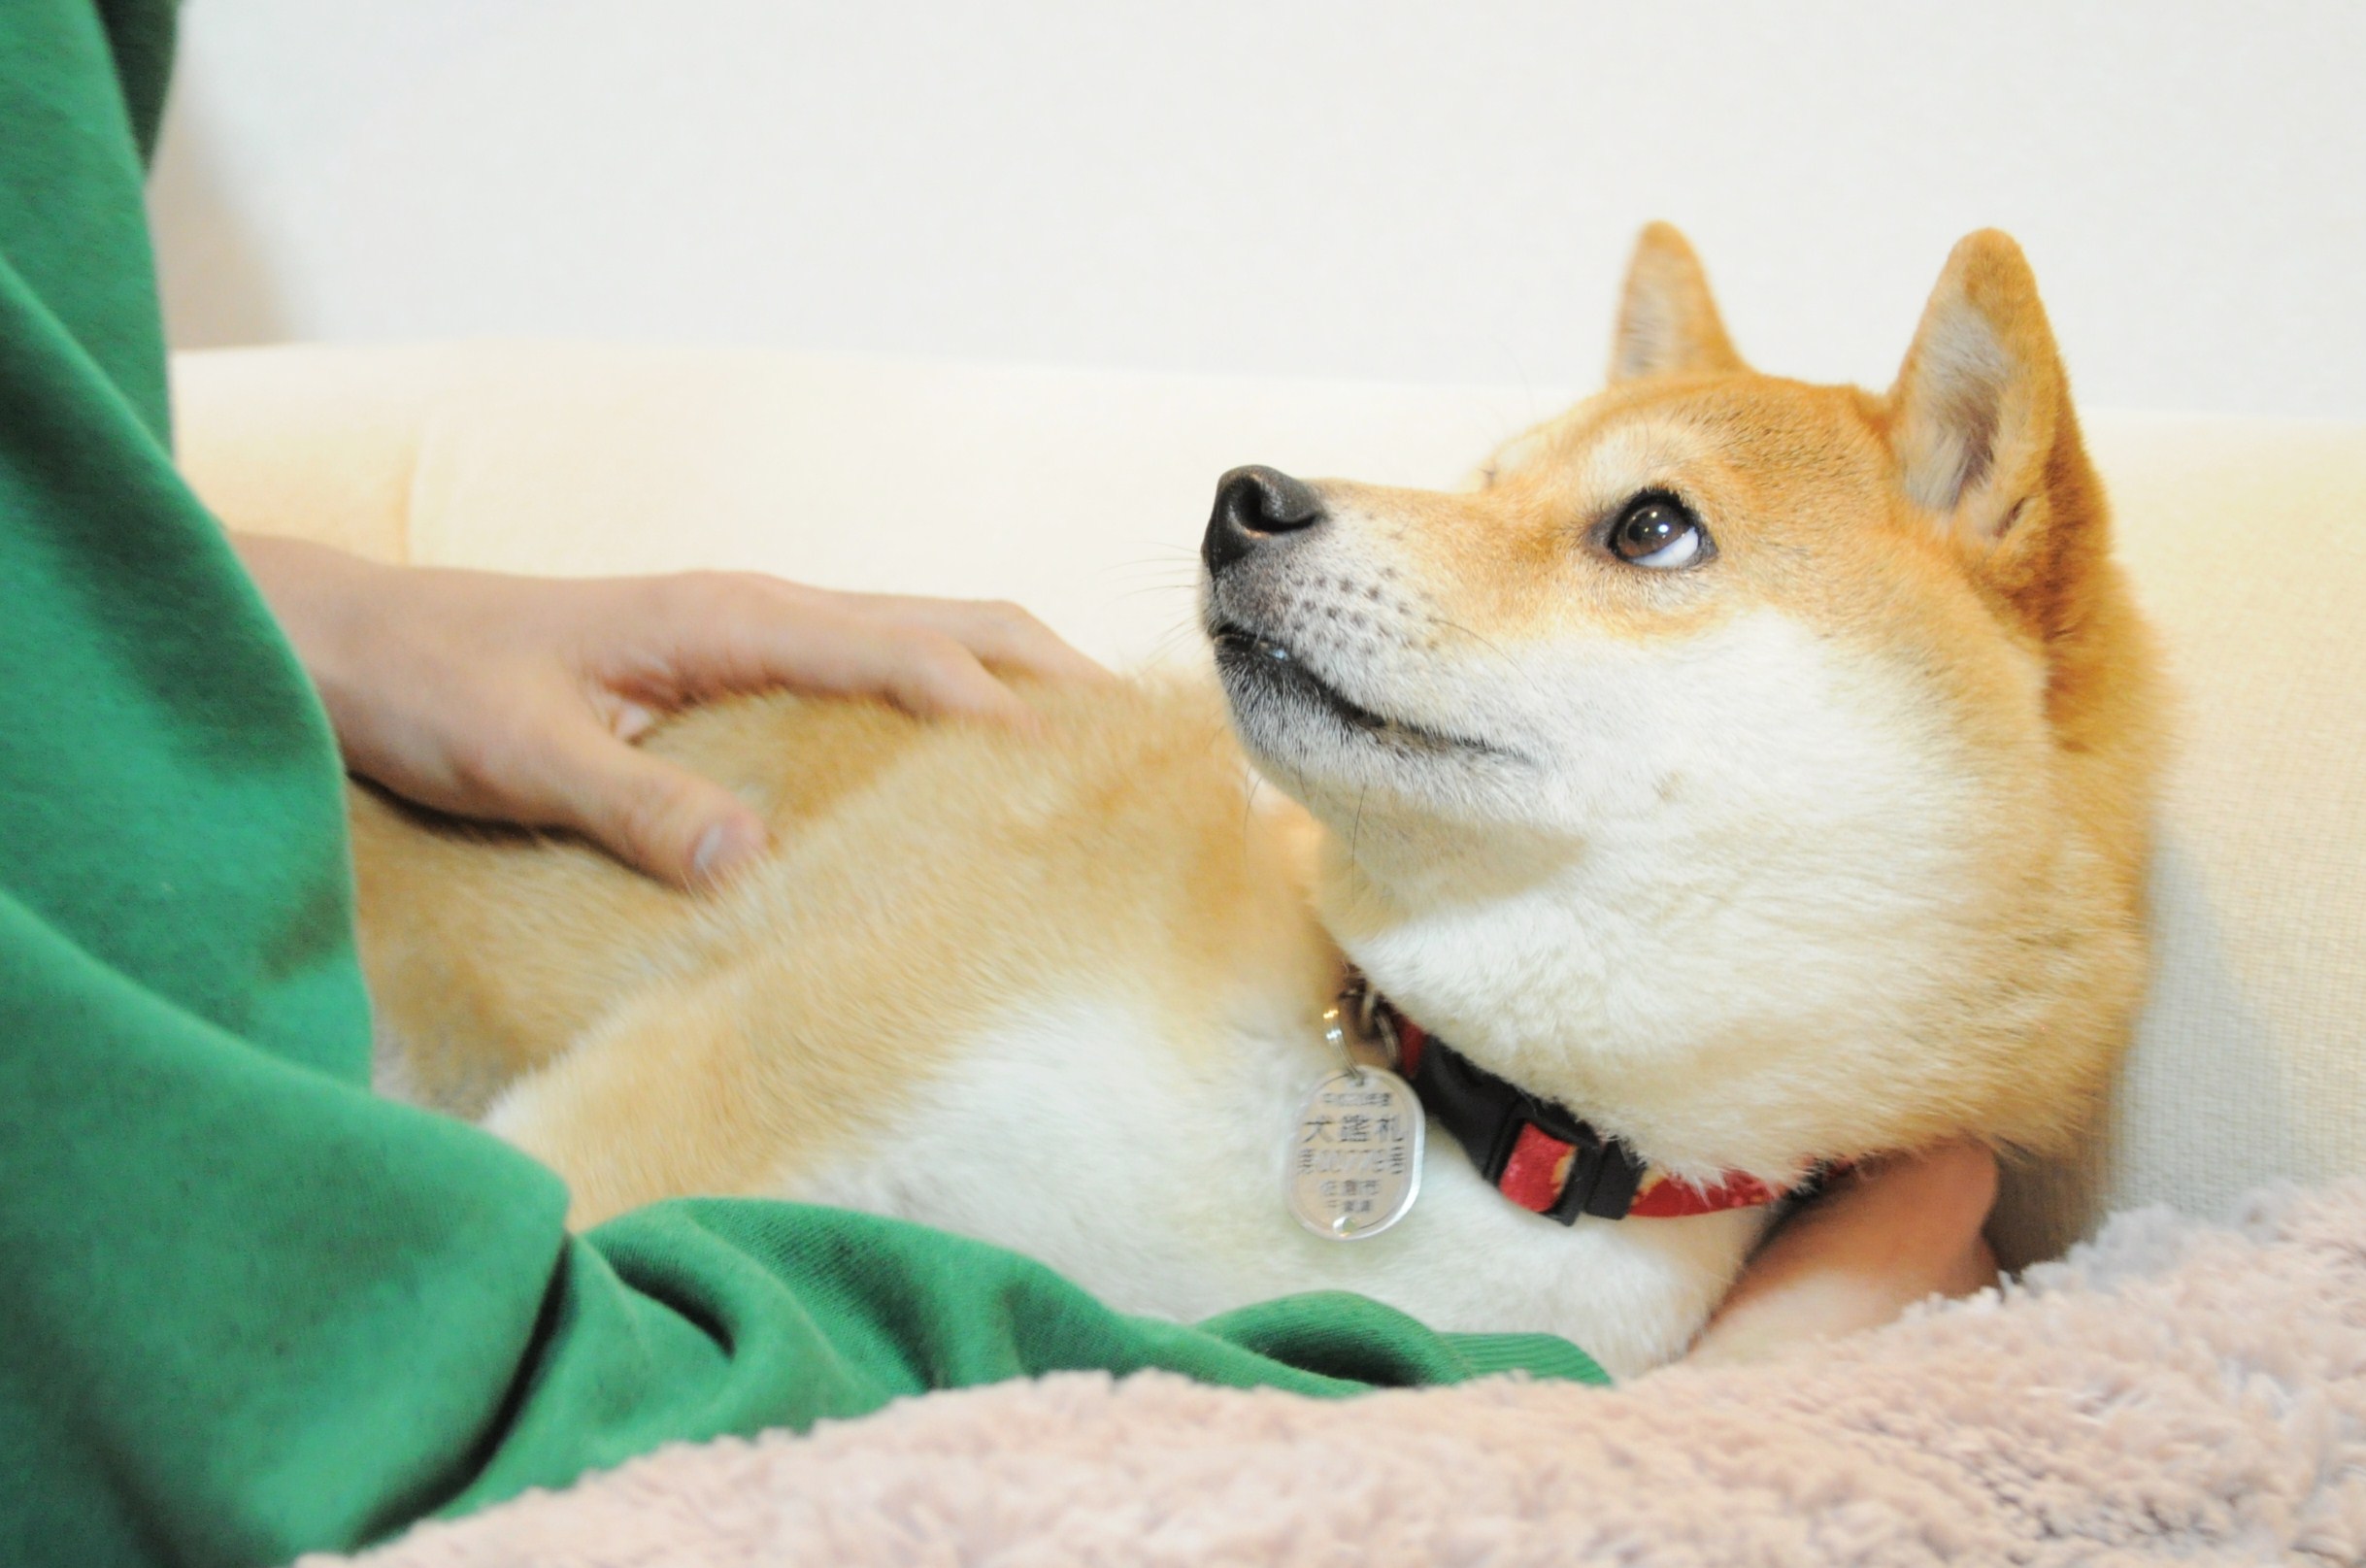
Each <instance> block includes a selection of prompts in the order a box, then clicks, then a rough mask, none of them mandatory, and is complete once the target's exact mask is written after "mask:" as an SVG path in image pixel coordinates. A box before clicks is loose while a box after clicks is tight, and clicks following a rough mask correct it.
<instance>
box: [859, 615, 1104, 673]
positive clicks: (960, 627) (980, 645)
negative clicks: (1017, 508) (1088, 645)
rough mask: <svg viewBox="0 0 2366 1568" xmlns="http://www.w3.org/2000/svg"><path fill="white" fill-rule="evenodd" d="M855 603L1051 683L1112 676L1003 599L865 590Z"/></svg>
mask: <svg viewBox="0 0 2366 1568" xmlns="http://www.w3.org/2000/svg"><path fill="white" fill-rule="evenodd" d="M860 602H861V603H862V605H863V607H864V609H865V610H867V611H868V612H870V613H873V614H876V615H880V616H883V617H886V618H888V619H890V620H893V621H900V622H903V623H905V624H910V625H919V626H925V627H928V628H929V629H930V630H933V631H938V632H942V633H944V634H945V635H946V636H948V637H950V638H952V639H953V640H954V641H955V642H957V643H959V644H960V645H961V646H962V647H964V648H966V649H968V650H969V651H971V652H972V653H974V654H976V655H977V656H978V658H979V659H980V660H981V661H982V662H983V663H985V664H986V665H988V666H991V667H993V668H996V669H1001V670H1009V671H1013V672H1016V673H1023V674H1027V675H1032V676H1035V677H1037V678H1039V679H1041V680H1045V681H1055V682H1056V681H1078V682H1085V683H1092V682H1101V681H1108V680H1112V679H1114V677H1112V676H1111V675H1110V673H1109V671H1108V670H1106V669H1104V668H1102V666H1101V665H1099V664H1098V663H1095V662H1094V661H1093V660H1092V659H1089V658H1087V657H1085V656H1084V655H1083V653H1081V652H1079V651H1077V650H1076V649H1075V648H1073V647H1071V646H1070V645H1069V644H1068V643H1067V641H1066V640H1064V639H1063V638H1062V637H1061V636H1060V635H1059V633H1057V632H1055V631H1053V630H1052V629H1051V628H1050V627H1049V626H1047V625H1045V624H1044V623H1043V622H1042V621H1041V620H1038V619H1037V618H1036V617H1034V616H1033V615H1031V614H1030V613H1029V612H1028V611H1026V610H1025V609H1024V608H1022V607H1020V606H1018V605H1016V604H1013V603H1011V602H1010V601H1008V600H1004V599H924V598H911V597H906V596H903V595H900V594H866V595H862V596H860Z"/></svg>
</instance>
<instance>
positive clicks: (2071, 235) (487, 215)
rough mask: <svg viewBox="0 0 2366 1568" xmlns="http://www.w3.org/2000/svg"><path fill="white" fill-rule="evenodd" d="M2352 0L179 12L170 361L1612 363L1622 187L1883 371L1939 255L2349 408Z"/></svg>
mask: <svg viewBox="0 0 2366 1568" xmlns="http://www.w3.org/2000/svg"><path fill="white" fill-rule="evenodd" d="M2362 70H2366V6H2362V5H2357V4H2353V3H2322V4H2310V3H2281V4H2252V5H2242V6H2238V5H2233V4H2226V5H2204V4H2198V3H2191V0H2181V3H2169V0H2155V3H2120V4H2109V5H2103V4H2073V3H2069V0H2047V3H2027V0H2012V3H1994V0H1988V3H1979V4H1973V3H1965V4H1961V5H1957V6H1945V7H1943V6H1926V5H1910V4H1905V3H1900V0H1888V3H1882V4H1871V3H1867V4H1852V5H1842V4H1832V3H1802V0H1792V3H1788V4H1772V3H1764V4H1740V3H1731V0H1724V3H1713V4H1712V3H1691V4H1683V5H1674V4H1668V5H1635V4H1616V5H1605V4H1590V3H1586V4H1580V3H1572V0H1464V3H1460V4H1446V3H1423V0H1331V3H1292V0H1262V3H1258V0H1192V3H1190V4H1172V5H1148V4H1141V3H1130V4H1129V3H1124V0H1024V3H1017V0H1006V3H1003V4H983V3H975V4H958V3H953V0H901V3H885V0H865V3H859V4H857V3H837V4H829V5H820V4H811V3H806V4H790V3H784V0H662V3H660V0H400V3H395V0H378V3H376V4H368V5H364V4H359V3H355V0H345V3H341V4H336V5H324V4H322V3H321V0H192V3H191V4H190V5H189V6H188V7H187V9H186V11H185V13H184V49H183V71H182V76H181V80H180V97H179V100H178V102H177V105H176V108H175V112H174V118H173V121H172V125H171V129H170V132H169V134H168V139H167V149H166V152H165V155H164V157H163V159H162V160H161V163H160V166H159V169H158V171H157V175H156V180H155V194H154V207H155V211H156V216H157V224H158V230H159V234H160V244H161V249H162V253H163V259H164V270H165V281H166V285H167V302H168V311H169V315H170V317H171V320H172V324H173V327H174V331H175V335H176V338H177V340H178V341H180V342H182V343H184V344H210V343H224V342H254V341H269V340H276V339H282V338H318V339H334V340H341V341H353V340H365V339H384V338H424V337H445V336H453V335H466V334H487V333H498V334H562V335H570V336H584V335H590V336H606V337H622V336H629V337H666V338H694V339H708V340H723V341H731V342H759V343H776V344H787V345H796V346H801V347H812V348H833V349H855V350H890V351H899V352H916V353H928V354H947V355H956V356H972V357H982V358H1017V359H1030V360H1053V361H1075V362H1083V363H1096V364H1111V365H1123V366H1132V367H1140V368H1148V369H1184V370H1225V371H1247V372H1252V373H1278V374H1293V375H1316V376H1344V377H1362V378H1379V379H1387V380H1400V381H1455V382H1475V383H1514V384H1516V383H1520V382H1536V383H1550V384H1566V383H1571V382H1582V383H1590V382H1591V380H1592V379H1593V377H1594V374H1595V372H1596V370H1597V368H1598V366H1599V364H1600V362H1601V359H1602V357H1603V354H1604V352H1605V345H1606V341H1607V328H1608V320H1609V312H1610V309H1611V298H1612V290H1613V287H1614V284H1615V282H1616V275H1617V271H1618V268H1619V266H1620V264H1621V262H1622V260H1623V254H1624V250H1625V247H1626V245H1627V243H1628V241H1629V239H1630V237H1631V235H1632V233H1633V231H1634V230H1635V228H1636V227H1637V226H1638V225H1639V224H1640V223H1641V222H1643V221H1644V220H1646V219H1648V218H1650V217H1670V218H1673V219H1675V220H1676V221H1677V222H1679V223H1680V224H1682V225H1683V226H1684V227H1686V228H1687V229H1688V230H1689V231H1690V232H1691V234H1692V236H1693V238H1694V239H1695V241H1696V242H1697V243H1698V244H1699V245H1700V247H1701V249H1702V250H1703V252H1704V254H1705V256H1706V257H1707V259H1708V261H1709V263H1710V267H1711V270H1712V272H1713V274H1714V275H1715V276H1716V280H1717V282H1718V284H1719V286H1720V289H1721V292H1722V294H1723V296H1724V299H1725V303H1726V308H1727V314H1728V317H1729V319H1730V321H1731V324H1732V325H1733V328H1734V331H1735V333H1736V336H1737V337H1738V338H1739V340H1740V341H1741V343H1742V347H1743V349H1744V350H1745V352H1748V353H1750V355H1751V356H1752V357H1753V358H1754V359H1755V360H1756V361H1757V362H1758V363H1759V364H1761V365H1762V366H1764V367H1766V368H1769V369H1774V370H1779V371H1783V372H1785V373H1789V374H1795V375H1801V376H1807V377H1811V378H1816V379H1851V380H1860V381H1868V382H1873V383H1877V384H1878V383H1882V382H1885V381H1886V379H1887V377H1888V375H1889V373H1890V371H1891V370H1892V369H1893V368H1894V366H1895V363H1896V359H1897V356H1898V354H1899V353H1900V352H1901V351H1902V350H1903V349H1904V347H1905V344H1906V340H1907V337H1908V334H1909V332H1910V331H1911V329H1912V326H1913V323H1914V318H1915V316H1916V311H1917V309H1918V308H1919V305H1920V301H1921V298H1922V295H1923V293H1924V291H1925V290H1926V289H1927V287H1928V285H1929V284H1930V281H1931V279H1932V277H1933V276H1934V275H1935V273H1936V271H1937V269H1938V266H1939V263H1940V259H1941V257H1942V256H1943V255H1944V254H1945V253H1946V250H1947V248H1948V246H1949V243H1951V242H1952V241H1953V240H1954V238H1955V237H1956V236H1957V235H1959V234H1961V233H1963V232H1964V231H1966V230H1968V229H1971V228H1975V227H1978V226H1981V225H1983V224H1996V225H1999V226H2002V227H2005V228H2007V229H2010V230H2012V231H2013V232H2014V233H2015V234H2016V235H2017V236H2018V237H2019V238H2020V239H2021V241H2022V243H2023V244H2024V245H2025V246H2026V247H2027V248H2028V250H2029V252H2030V254H2031V257H2032V259H2033V260H2034V262H2035V263H2036V266H2037V269H2038V275H2039V278H2040V280H2041V282H2042V283H2043V284H2044V285H2045V287H2046V290H2047V295H2048V299H2049V304H2050V306H2051V308H2052V311H2053V314H2054V318H2055V324H2056V328H2057V331H2058V333H2059V335H2060V336H2061V338H2062V340H2063V343H2064V347H2065V351H2066V353H2067V355H2068V358H2069V361H2070V365H2071V369H2072V373H2073V375H2074V376H2075V377H2076V378H2077V379H2078V381H2079V384H2080V387H2081V390H2082V393H2083V396H2084V397H2085V398H2086V399H2087V400H2089V401H2091V402H2096V403H2106V404H2114V405H2121V406H2131V407H2153V408H2183V409H2196V410H2219V411H2252V412H2262V413H2292V414H2344V415H2351V416H2356V415H2361V414H2366V290H2362V289H2361V288H2360V286H2359V281H2358V280H2359V272H2360V269H2361V266H2366V202H2362V201H2361V200H2360V195H2359V193H2360V190H2361V187H2366V111H2361V109H2360V107H2359V104H2360V101H2361V98H2360V94H2361V91H2362V90H2366V89H2362V88H2361V85H2360V79H2361V73H2362Z"/></svg>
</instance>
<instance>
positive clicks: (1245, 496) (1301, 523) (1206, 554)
mask: <svg viewBox="0 0 2366 1568" xmlns="http://www.w3.org/2000/svg"><path fill="white" fill-rule="evenodd" d="M1321 520H1322V497H1321V496H1319V495H1316V493H1315V487H1314V486H1313V485H1311V484H1307V483H1306V482H1305V481H1304V480H1295V479H1292V478H1290V477H1289V476H1288V475H1287V474H1284V473H1283V472H1282V470H1280V469H1278V468H1267V467H1265V466H1263V465H1262V464H1257V463H1251V464H1250V466H1249V467H1247V468H1236V469H1234V470H1232V472H1230V473H1228V474H1226V475H1225V476H1224V477H1223V478H1222V479H1219V480H1217V481H1216V511H1215V512H1214V513H1212V514H1211V515H1210V516H1209V517H1208V534H1207V537H1206V538H1204V539H1202V540H1201V541H1200V546H1199V556H1200V559H1201V560H1204V561H1206V562H1207V563H1208V570H1209V571H1211V572H1215V571H1220V570H1221V569H1223V568H1224V567H1226V566H1229V565H1231V564H1232V563H1233V562H1234V561H1237V560H1239V559H1240V558H1241V557H1242V556H1244V555H1246V554H1248V553H1249V552H1250V550H1253V549H1255V548H1256V547H1257V546H1258V545H1260V544H1262V543H1264V542H1265V541H1266V540H1267V539H1270V538H1272V537H1273V536H1274V535H1275V534H1283V533H1290V532H1293V531H1295V530H1297V529H1300V528H1312V527H1313V526H1314V525H1315V524H1316V523H1318V522H1320V521H1321Z"/></svg>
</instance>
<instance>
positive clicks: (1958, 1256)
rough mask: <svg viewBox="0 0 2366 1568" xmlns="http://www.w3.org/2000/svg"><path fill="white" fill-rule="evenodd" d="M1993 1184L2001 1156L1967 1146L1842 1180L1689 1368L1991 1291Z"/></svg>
mask: <svg viewBox="0 0 2366 1568" xmlns="http://www.w3.org/2000/svg"><path fill="white" fill-rule="evenodd" d="M1996 1181H1997V1171H1996V1156H1995V1155H1994V1154H1993V1153H1991V1152H1990V1151H1988V1150H1987V1149H1986V1148H1985V1147H1984V1146H1983V1145H1981V1144H1976V1143H1972V1142H1970V1141H1969V1140H1965V1141H1962V1142H1957V1143H1950V1144H1943V1145H1941V1146H1940V1147H1938V1148H1937V1149H1933V1150H1931V1151H1927V1152H1925V1153H1921V1154H1912V1155H1891V1156H1888V1157H1886V1158H1883V1159H1879V1160H1872V1161H1868V1162H1867V1163H1865V1164H1863V1165H1859V1166H1857V1167H1856V1168H1855V1169H1853V1170H1850V1171H1849V1172H1847V1173H1845V1174H1844V1175H1842V1176H1840V1177H1838V1178H1836V1179H1835V1180H1834V1182H1833V1183H1832V1184H1831V1186H1830V1187H1829V1188H1828V1189H1827V1190H1825V1191H1824V1192H1823V1193H1822V1194H1821V1195H1819V1196H1818V1197H1816V1199H1815V1200H1814V1201H1813V1202H1811V1203H1809V1204H1807V1205H1806V1206H1805V1207H1804V1208H1802V1209H1800V1210H1799V1211H1798V1212H1797V1213H1795V1214H1793V1215H1790V1216H1789V1217H1787V1218H1785V1219H1784V1220H1783V1224H1782V1227H1781V1228H1780V1229H1778V1230H1777V1231H1776V1232H1775V1233H1774V1234H1773V1235H1772V1236H1771V1237H1769V1238H1768V1240H1767V1242H1766V1245H1765V1246H1763V1247H1761V1248H1760V1249H1759V1250H1758V1251H1757V1254H1756V1255H1755V1256H1753V1257H1752V1258H1751V1259H1750V1264H1749V1266H1748V1267H1746V1268H1745V1269H1744V1270H1743V1271H1742V1277H1741V1279H1739V1280H1738V1281H1736V1282H1735V1283H1734V1287H1733V1289H1732V1290H1731V1291H1730V1292H1728V1293H1727V1295H1726V1297H1725V1301H1724V1303H1723V1305H1721V1306H1720V1307H1718V1308H1717V1311H1716V1316H1715V1317H1713V1318H1710V1320H1709V1326H1708V1327H1707V1328H1705V1329H1703V1330H1702V1331H1701V1337H1700V1338H1699V1339H1698V1340H1697V1341H1695V1342H1694V1344H1693V1347H1692V1351H1691V1353H1690V1354H1689V1355H1688V1356H1686V1357H1685V1363H1686V1364H1689V1365H1693V1366H1705V1365H1716V1364H1719V1363H1727V1362H1739V1361H1761V1360H1767V1359H1770V1358H1772V1357H1775V1356H1778V1355H1782V1354H1784V1353H1786V1352H1788V1351H1793V1350H1797V1349H1799V1348H1801V1347H1803V1346H1808V1345H1813V1344H1815V1343H1816V1342H1818V1341H1820V1340H1827V1339H1831V1338H1834V1337H1835V1336H1838V1335H1841V1334H1848V1333H1853V1332H1854V1331H1856V1330H1858V1329H1861V1328H1873V1327H1877V1326H1879V1325H1880V1324H1883V1323H1886V1322H1888V1321H1890V1320H1891V1319H1892V1318H1896V1317H1897V1316H1898V1315H1899V1314H1900V1313H1902V1312H1904V1311H1905V1310H1906V1309H1907V1308H1908V1307H1911V1306H1913V1305H1914V1304H1915V1303H1916V1302H1917V1301H1920V1300H1922V1299H1924V1298H1925V1297H1927V1296H1930V1295H1933V1294H1939V1295H1949V1296H1965V1295H1970V1294H1971V1293H1972V1292H1974V1291H1976V1290H1980V1289H1983V1288H1984V1287H1986V1286H1988V1285H1991V1284H1995V1283H1996V1279H1997V1274H1996V1254H1995V1253H1994V1252H1992V1251H1989V1250H1988V1244H1987V1242H1986V1240H1985V1239H1984V1238H1983V1236H1982V1234H1981V1230H1982V1227H1983V1225H1985V1224H1986V1223H1987V1218H1988V1211H1989V1210H1990V1209H1991V1208H1992V1207H1994V1205H1995V1202H1996Z"/></svg>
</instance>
